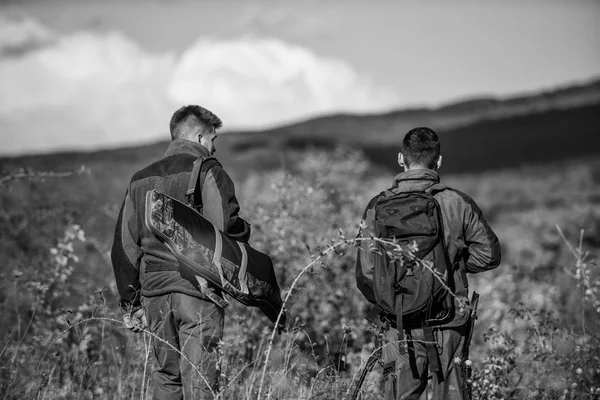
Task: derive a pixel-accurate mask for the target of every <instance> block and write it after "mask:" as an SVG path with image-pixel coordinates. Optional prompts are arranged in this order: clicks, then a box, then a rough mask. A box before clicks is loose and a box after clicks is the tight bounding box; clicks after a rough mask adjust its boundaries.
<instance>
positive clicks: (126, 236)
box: [111, 139, 250, 308]
mask: <svg viewBox="0 0 600 400" xmlns="http://www.w3.org/2000/svg"><path fill="white" fill-rule="evenodd" d="M198 157H209V153H208V150H207V149H206V148H205V147H204V146H202V145H200V144H199V143H196V142H191V141H188V140H182V139H176V140H173V141H172V142H171V144H170V145H169V147H168V149H167V151H166V153H165V155H164V157H163V158H162V159H161V160H159V161H157V162H155V163H153V164H151V165H149V166H148V167H146V168H144V169H142V170H141V171H138V172H136V173H135V174H134V175H133V178H131V182H130V183H129V187H128V189H127V192H126V194H125V200H124V202H123V205H122V207H121V211H120V213H119V217H118V220H117V226H116V228H115V238H114V242H113V247H112V253H111V258H112V263H113V270H114V273H115V279H116V282H117V288H118V290H119V294H120V296H121V307H124V308H125V307H129V306H133V307H134V308H137V307H139V305H140V297H139V295H140V294H141V295H143V296H158V295H162V294H166V293H170V292H179V293H185V294H188V295H191V296H195V297H198V298H201V299H204V298H205V297H204V295H203V294H202V293H200V292H199V291H197V290H196V289H194V287H193V286H192V284H191V283H189V282H188V281H186V280H185V279H183V278H182V277H181V276H180V275H179V266H178V262H177V259H176V258H175V256H174V255H173V254H172V253H171V251H170V250H169V249H168V248H167V247H166V246H165V245H164V244H162V243H161V242H159V241H158V240H157V239H156V238H155V237H154V235H153V234H152V233H151V232H150V231H149V230H148V228H147V227H146V225H145V223H144V212H145V200H146V193H147V192H148V191H149V190H151V189H157V190H159V191H160V192H162V193H165V194H168V195H169V196H172V197H174V198H175V199H177V200H180V201H183V202H186V198H185V193H186V190H187V187H188V183H189V180H190V175H191V171H192V166H193V163H194V160H196V159H197V158H198ZM202 202H203V205H204V208H203V215H204V217H205V218H206V219H208V220H209V221H210V222H212V223H213V224H214V225H216V226H217V227H218V228H219V229H220V230H221V231H222V232H225V233H227V234H229V235H232V236H234V237H235V238H237V239H238V240H241V241H245V242H247V241H248V239H249V237H250V225H249V224H248V223H247V222H246V221H244V220H243V219H242V218H240V217H239V216H238V212H239V209H240V206H239V204H238V201H237V199H236V197H235V188H234V185H233V182H232V181H231V178H230V177H229V175H227V173H226V172H225V170H224V169H223V168H222V167H221V166H220V165H217V166H215V167H213V168H211V169H210V170H209V172H208V173H207V175H206V179H205V181H204V185H203V187H202Z"/></svg>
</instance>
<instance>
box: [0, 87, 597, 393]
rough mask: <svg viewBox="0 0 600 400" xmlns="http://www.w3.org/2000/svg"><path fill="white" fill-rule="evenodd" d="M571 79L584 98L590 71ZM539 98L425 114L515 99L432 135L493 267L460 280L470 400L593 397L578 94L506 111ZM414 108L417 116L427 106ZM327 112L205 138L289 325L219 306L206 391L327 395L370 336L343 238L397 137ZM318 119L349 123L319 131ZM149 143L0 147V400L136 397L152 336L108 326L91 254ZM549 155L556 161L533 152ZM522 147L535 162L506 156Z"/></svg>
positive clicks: (591, 211)
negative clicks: (213, 385) (36, 149)
mask: <svg viewBox="0 0 600 400" xmlns="http://www.w3.org/2000/svg"><path fill="white" fill-rule="evenodd" d="M591 88H592V89H593V90H592V91H591V92H590V93H591V94H589V93H588V95H589V96H588V97H590V96H591V97H590V98H594V99H595V98H596V97H594V96H596V94H597V84H595V85H592V86H591ZM586 93H587V92H586ZM569 98H570V97H569ZM579 98H580V97H577V96H576V97H575V99H579ZM586 98H587V97H586ZM525 100H527V99H525ZM525 100H523V101H525ZM546 100H547V101H546V103H544V104H546V105H548V106H547V107H545V108H544V107H542V109H540V108H539V107H538V106H536V104H538V103H535V104H534V103H530V102H529V100H527V101H525V103H523V104H521V103H518V102H517V103H514V104H513V103H511V104H512V105H511V104H508V105H506V104H505V105H504V106H503V105H502V104H501V103H497V102H495V101H488V102H485V101H480V102H475V103H469V102H466V103H463V104H461V105H457V106H456V107H455V108H452V107H447V108H442V109H440V110H438V111H440V113H438V114H436V115H437V116H438V117H439V118H441V119H439V118H438V119H436V121H438V120H439V121H442V122H444V121H446V120H444V118H445V117H444V115H446V114H444V113H450V111H453V112H458V114H452V115H454V116H457V115H458V117H460V115H463V114H464V115H470V114H472V113H474V112H475V111H476V112H475V114H477V115H480V114H481V115H487V116H488V117H489V116H490V115H492V117H494V118H499V117H501V116H503V115H504V114H505V113H512V114H515V115H517V116H516V117H514V118H513V119H511V120H510V121H507V120H500V119H494V118H492V119H487V120H485V121H480V122H477V123H476V124H473V125H468V126H467V125H464V126H463V125H461V124H459V123H458V122H457V123H456V124H454V125H452V124H451V126H450V128H449V129H448V130H446V131H442V132H441V136H442V143H443V154H444V165H443V167H442V170H441V174H442V181H443V182H444V183H445V184H446V185H448V186H451V187H454V188H456V189H459V190H461V191H464V192H466V193H468V194H469V195H471V196H472V197H473V198H474V199H475V201H476V202H477V203H478V204H479V205H480V207H481V209H482V210H483V213H484V215H485V216H486V219H487V220H488V222H489V223H490V225H491V226H492V228H493V229H494V230H495V231H496V233H497V234H498V236H499V238H500V241H501V244H502V248H503V261H502V264H501V265H500V267H499V268H497V269H496V270H494V271H491V272H489V273H483V274H479V275H471V276H470V287H471V290H476V291H478V292H479V293H480V294H481V300H480V306H479V320H478V321H477V324H476V330H475V335H474V338H473V343H472V347H471V356H470V359H471V360H470V361H471V362H472V370H473V374H472V382H471V383H472V390H473V395H474V398H475V399H482V400H484V399H590V400H591V399H599V398H600V267H598V265H597V264H596V260H598V259H600V258H599V256H600V161H598V160H597V159H596V158H594V156H597V154H598V152H599V151H600V147H598V146H599V143H600V142H598V140H597V137H598V136H597V134H596V133H595V132H596V129H597V124H595V123H594V121H596V120H597V117H595V115H597V112H596V111H597V108H598V106H597V105H589V104H588V103H586V104H583V105H582V106H581V107H579V108H577V107H575V106H576V104H575V105H574V104H571V103H572V102H571V103H569V106H571V107H575V108H572V109H568V110H562V111H556V112H552V113H551V115H550V114H539V113H538V114H531V115H529V114H527V115H524V113H522V112H521V111H522V110H523V109H524V108H523V107H525V106H527V107H529V108H527V107H525V109H527V110H529V109H530V108H532V109H534V110H538V111H540V110H541V111H544V112H549V110H550V109H552V107H554V105H556V104H558V105H561V104H562V105H564V104H563V103H561V102H562V101H563V100H560V98H559V100H560V101H558V100H556V98H554V97H552V96H550V97H548V99H546ZM569 101H570V100H569ZM554 103H556V104H554ZM553 104H554V105H553ZM538 105H539V104H538ZM505 106H506V107H505ZM509 106H510V107H509ZM513 106H514V107H513ZM507 107H508V108H507ZM511 107H513V108H511ZM457 110H458V111H457ZM474 110H475V111H474ZM511 110H512V111H511ZM515 110H516V111H515ZM519 110H521V111H519ZM513 111H514V112H513ZM415 112H416V111H415ZM419 112H421V114H419V115H417V116H416V117H415V118H417V117H418V118H417V119H419V120H421V119H422V118H423V116H424V115H425V116H426V115H429V114H427V113H428V112H429V111H428V110H421V111H419ZM461 113H463V114H461ZM490 113H491V114H490ZM409 114H410V113H409ZM417 114H418V112H417ZM488 114H489V115H488ZM522 114H523V115H522ZM448 115H450V114H448ZM400 116H402V117H403V118H405V117H407V115H405V114H402V115H397V116H395V115H393V114H390V115H389V116H387V117H385V116H383V117H381V118H383V119H381V118H380V120H379V122H381V124H383V125H382V126H384V125H385V126H387V125H386V124H389V123H390V122H389V121H387V120H385V118H388V119H390V118H391V119H393V118H395V117H400ZM384 117H385V118H384ZM458 117H456V118H454V117H452V118H454V119H453V121H454V120H455V121H459V122H460V121H461V120H460V118H458ZM331 118H332V119H328V118H324V119H322V120H321V123H323V121H324V123H325V124H321V125H319V120H315V121H317V122H314V124H317V125H318V126H317V125H315V127H316V129H315V130H312V129H307V126H308V125H305V126H304V127H303V128H302V129H301V128H299V127H295V126H291V127H287V128H285V129H284V130H282V131H273V132H264V133H261V134H258V133H256V134H250V133H247V134H243V133H238V134H231V135H223V136H222V138H220V139H219V142H218V143H217V148H218V152H217V154H216V155H217V156H218V157H219V159H220V161H221V162H222V163H223V164H224V166H225V168H226V169H227V170H228V171H229V172H230V174H231V175H232V177H233V179H234V182H235V183H236V192H237V196H238V199H239V200H240V202H241V206H242V216H243V217H244V218H245V219H247V220H248V221H249V222H250V223H251V224H252V227H253V235H252V238H251V244H252V245H253V246H254V247H256V248H257V249H260V250H262V251H264V252H267V253H268V254H270V255H271V257H272V258H273V260H274V262H275V266H276V271H277V277H278V280H279V284H280V286H281V288H282V290H283V295H284V296H285V297H287V298H288V301H287V303H286V308H287V310H288V321H289V326H288V331H287V332H285V333H283V334H281V335H274V336H272V326H271V324H270V323H269V321H268V320H267V319H266V317H264V316H263V315H261V314H260V313H259V312H258V311H256V310H252V309H248V308H244V307H242V306H241V305H239V304H236V303H232V306H231V307H230V309H228V310H227V314H226V315H227V317H226V318H227V319H226V324H225V335H224V338H223V343H222V345H221V352H222V362H223V368H222V376H221V384H222V391H221V393H220V394H219V396H220V398H222V399H249V400H250V399H256V398H259V397H260V399H261V400H262V399H340V400H341V399H345V398H347V396H348V394H349V392H350V391H351V389H352V385H353V383H354V382H355V381H356V376H357V374H358V372H359V371H360V368H361V366H362V365H363V364H364V362H365V360H366V359H367V357H368V355H369V354H371V353H372V352H373V351H374V350H375V341H374V339H375V335H376V332H375V331H374V330H373V327H372V326H370V325H369V324H368V323H367V322H366V320H365V319H364V315H365V313H366V312H367V310H368V308H369V306H368V304H367V302H366V300H365V299H364V298H363V297H362V295H361V294H360V292H359V291H358V289H357V288H356V285H355V280H354V260H355V254H356V250H355V249H354V247H353V246H352V238H354V236H355V235H356V233H357V230H358V226H359V222H360V217H361V215H362V213H363V210H364V207H365V205H366V203H367V201H368V200H369V199H370V198H371V197H372V196H373V195H375V194H376V193H378V192H379V191H381V190H383V189H385V188H387V187H389V185H390V184H391V182H392V178H393V175H394V174H395V173H397V172H398V171H397V167H396V169H394V167H393V166H394V164H395V158H396V155H395V153H396V151H397V150H396V149H395V147H394V146H392V145H391V142H390V141H389V140H388V139H389V138H388V139H386V140H388V141H381V140H379V139H381V138H378V136H377V135H375V136H373V137H374V138H375V139H376V140H369V137H367V136H365V135H362V134H361V133H360V132H361V129H363V128H361V127H360V126H359V125H356V124H355V123H354V122H352V121H350V120H349V119H348V118H350V119H351V117H349V116H334V117H331ZM336 118H337V119H341V120H344V121H346V122H347V126H348V127H349V129H350V128H352V130H351V131H349V130H348V129H343V128H341V127H340V126H339V124H338V123H337V122H336V124H337V125H336V124H333V125H331V126H329V127H328V125H327V124H329V123H330V122H331V121H336ZM369 118H370V117H369ZM436 118H437V117H436ZM365 121H366V122H365V124H366V125H368V126H372V122H373V121H370V120H368V118H367V120H365ZM369 121H370V122H369ZM386 121H387V122H386ZM439 121H438V122H439ZM511 121H512V122H511ZM338 122H339V121H338ZM355 122H356V121H355ZM363 122H364V121H363ZM442 122H440V123H442ZM446 122H447V121H446ZM463 122H464V121H463ZM470 122H471V123H472V122H474V121H470ZM461 123H462V122H461ZM309 125H310V124H309ZM334 125H336V126H334ZM573 127H575V128H573ZM317 128H318V129H317ZM334 128H335V129H334ZM396 128H397V126H396V125H393V124H392V125H389V126H387V128H386V132H387V131H390V130H395V131H397V129H396ZM286 129H287V130H286ZM319 129H321V131H319ZM328 129H330V130H335V131H336V132H338V136H339V135H342V136H343V134H347V136H348V137H341V136H340V137H338V136H331V135H328V134H327V130H328ZM323 130H324V131H323ZM294 132H305V134H302V135H304V136H302V135H300V134H298V135H300V136H298V135H296V134H295V133H294ZM319 132H320V133H319ZM323 132H324V133H323ZM382 132H383V131H382ZM388 133H389V132H388ZM321 134H322V135H321ZM311 135H312V136H314V137H317V136H318V137H317V139H319V138H320V139H319V140H320V141H319V140H316V139H315V140H316V141H315V140H313V141H311V140H310V138H311ZM569 135H571V136H569ZM572 135H575V136H572ZM569 137H572V138H575V139H573V140H570V139H568V138H569ZM313 139H314V138H313ZM355 139H356V140H359V139H360V140H362V141H361V142H360V143H359V142H357V141H356V140H355ZM353 140H355V141H353ZM516 142H519V143H522V144H523V143H524V145H523V146H515V143H516ZM340 143H346V145H341V144H340ZM541 143H544V144H548V146H544V145H541ZM307 144H308V145H307ZM446 144H447V145H446ZM345 146H346V147H345ZM444 146H446V147H444ZM165 148H166V144H165V143H159V144H155V145H149V146H144V147H138V148H129V149H116V150H106V151H100V152H94V153H68V154H67V153H65V154H55V155H47V156H27V157H20V158H5V159H0V224H1V226H2V229H1V230H0V255H1V258H2V263H1V264H0V306H1V307H2V312H1V314H0V339H1V340H2V343H1V345H0V349H1V350H0V397H1V398H3V399H146V398H149V393H151V390H152V378H151V372H152V369H153V356H152V351H151V342H152V340H157V339H156V338H155V337H154V336H153V334H152V333H151V332H145V333H141V334H133V333H131V332H129V331H128V330H127V329H125V328H124V326H123V324H122V319H121V315H120V314H119V310H118V307H117V300H118V299H117V298H118V294H117V292H116V287H115V284H114V278H113V275H112V268H111V264H110V257H109V255H110V247H111V244H112V235H113V230H114V226H115V222H116V216H117V212H118V209H119V206H120V204H121V202H122V198H123V195H124V190H125V187H126V185H127V182H128V180H129V178H130V176H131V175H132V174H133V173H134V172H135V171H136V170H138V169H140V168H142V167H144V166H145V165H147V164H148V163H150V162H151V161H153V160H156V159H158V158H159V157H161V156H162V154H163V152H164V150H165ZM444 149H446V150H447V151H444ZM474 149H476V150H477V151H473V150H474ZM519 149H522V150H519ZM561 152H562V153H561ZM559 155H561V156H562V157H567V158H562V159H561V161H555V162H552V163H550V162H549V160H558V159H559ZM569 157H570V158H569ZM527 160H530V161H537V162H538V163H535V164H532V165H525V166H523V163H524V162H525V161H527ZM540 162H542V163H540ZM82 166H84V167H83V168H82ZM272 337H273V341H272V342H271V340H270V339H271V338H272ZM464 361H465V360H459V361H458V362H464ZM381 375H382V371H381V366H377V367H376V368H375V370H374V371H373V372H372V373H371V374H370V375H369V377H368V379H367V381H366V382H365V384H364V386H363V389H364V393H363V399H364V400H366V399H381V398H382V394H381V384H380V381H381V377H382V376H381ZM199 379H200V378H199Z"/></svg>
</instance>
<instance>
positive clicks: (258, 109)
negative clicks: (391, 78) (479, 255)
mask: <svg viewBox="0 0 600 400" xmlns="http://www.w3.org/2000/svg"><path fill="white" fill-rule="evenodd" d="M0 19H1V17H0ZM16 48H22V49H27V51H22V52H20V53H18V54H17V52H14V51H13V52H11V53H10V54H6V53H1V52H0V87H1V88H2V90H1V91H0V127H1V129H0V153H4V154H6V153H32V152H46V151H52V150H57V149H74V148H78V149H80V148H86V149H91V148H98V147H110V146H117V145H121V144H135V143H141V142H149V141H153V140H157V139H161V138H165V137H167V136H166V135H167V133H166V132H167V126H168V121H169V118H170V116H171V114H172V112H173V111H174V110H175V109H176V108H177V107H179V106H181V105H182V104H202V105H204V106H206V107H208V108H210V109H211V110H213V111H215V112H216V113H217V114H218V115H219V116H221V117H222V119H223V120H224V122H225V125H226V127H229V128H259V127H265V126H273V125H276V124H278V123H282V122H290V121H293V120H296V119H299V118H307V117H310V116H313V115H318V114H324V113H329V112H336V111H358V112H365V111H378V110H384V109H389V108H391V107H393V106H394V105H395V104H397V100H398V99H397V96H396V95H395V94H394V93H392V92H389V91H387V90H385V89H381V88H377V87H376V85H374V84H373V83H372V82H370V81H369V80H368V79H366V78H365V77H363V76H361V75H360V74H359V73H358V72H357V71H355V70H354V69H353V68H352V67H351V66H349V65H348V64H347V63H344V62H342V61H340V60H333V59H327V58H323V57H320V56H318V55H316V54H315V53H313V52H311V51H310V50H308V49H306V48H302V47H299V46H294V45H291V44H289V43H286V42H283V41H281V40H278V39H258V38H241V39H229V40H217V39H210V40H208V39H204V40H199V41H198V42H196V43H195V44H193V45H192V46H191V47H190V48H189V49H188V50H186V51H184V52H183V54H181V55H180V56H179V57H176V56H175V55H173V54H163V53H151V52H148V51H146V50H145V49H143V48H141V47H140V46H139V45H138V44H137V43H135V42H133V41H132V40H130V39H129V38H128V37H126V36H124V35H123V34H121V33H118V32H112V33H92V32H78V33H73V34H69V35H66V36H59V35H56V34H54V33H53V32H51V31H50V30H48V29H47V28H44V27H42V26H41V25H39V24H37V23H35V22H34V21H31V20H26V21H25V22H20V23H12V25H11V26H10V27H9V28H7V29H4V28H3V29H0V51H3V49H16Z"/></svg>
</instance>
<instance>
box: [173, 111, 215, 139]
mask: <svg viewBox="0 0 600 400" xmlns="http://www.w3.org/2000/svg"><path fill="white" fill-rule="evenodd" d="M199 126H202V127H203V128H204V129H205V130H209V129H211V128H214V129H219V128H220V127H221V126H223V122H222V121H221V119H220V118H219V117H217V116H216V115H215V114H213V113H212V112H211V111H209V110H207V109H206V108H204V107H200V106H197V105H189V106H183V107H181V108H180V109H179V110H177V111H175V113H173V116H172V117H171V122H169V130H170V131H171V139H177V138H182V137H185V136H186V134H187V132H191V131H193V130H195V128H197V127H199Z"/></svg>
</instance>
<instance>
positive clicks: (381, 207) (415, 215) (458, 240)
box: [356, 128, 501, 400]
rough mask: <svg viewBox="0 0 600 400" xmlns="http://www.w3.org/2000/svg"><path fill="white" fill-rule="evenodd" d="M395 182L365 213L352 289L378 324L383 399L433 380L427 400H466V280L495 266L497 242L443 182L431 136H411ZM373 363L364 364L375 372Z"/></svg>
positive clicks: (417, 132) (411, 395) (426, 132)
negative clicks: (460, 363) (462, 361)
mask: <svg viewBox="0 0 600 400" xmlns="http://www.w3.org/2000/svg"><path fill="white" fill-rule="evenodd" d="M398 163H399V164H400V166H401V167H403V169H404V172H402V173H400V174H398V175H397V176H396V178H395V179H394V182H393V185H392V187H391V188H390V189H388V190H385V191H383V192H381V193H380V194H378V195H377V196H375V197H374V198H373V199H371V201H370V202H369V203H368V205H367V207H366V210H365V212H364V214H363V219H362V222H361V228H360V231H359V234H358V236H359V238H363V239H366V240H361V241H360V244H361V245H360V247H359V249H358V254H357V262H356V280H357V286H358V288H359V289H360V290H361V292H362V293H363V295H364V296H365V297H366V298H367V300H368V301H369V302H370V303H372V304H373V305H374V308H373V310H372V311H371V312H370V313H369V314H370V316H371V317H372V318H373V317H374V318H376V319H377V320H379V323H380V324H381V326H382V331H381V337H382V348H381V357H382V361H383V364H384V365H383V373H384V382H385V383H384V388H385V398H386V399H403V400H404V399H415V400H416V399H418V398H419V397H420V395H421V394H422V393H423V392H424V391H425V389H426V387H427V381H428V377H429V372H431V374H432V378H433V394H434V399H440V400H445V399H464V394H463V374H462V373H461V369H462V368H460V367H459V366H458V365H457V364H456V363H455V361H454V360H455V358H457V357H458V358H459V359H460V358H461V357H464V353H463V350H464V349H465V345H466V344H467V343H466V340H467V335H468V334H469V332H468V330H469V329H468V328H469V325H468V321H469V317H470V316H471V310H472V308H471V306H470V305H469V301H468V281H467V273H478V272H482V271H488V270H491V269H493V268H496V267H497V266H498V265H499V264H500V258H501V256H500V244H499V242H498V238H497V237H496V235H495V234H494V232H493V231H492V229H491V228H490V227H489V226H488V224H487V223H486V221H485V219H484V217H483V215H482V213H481V210H480V209H479V207H478V206H477V205H476V204H475V202H474V201H473V200H472V199H471V198H470V197H469V196H467V195H466V194H464V193H462V192H460V191H458V190H455V189H451V188H448V187H446V186H444V185H442V184H440V178H439V175H438V174H437V170H438V169H439V168H440V166H441V163H442V156H441V155H440V142H439V138H438V136H437V134H436V133H435V132H434V131H433V130H432V129H429V128H415V129H412V130H411V131H409V132H408V133H407V134H406V136H405V137H404V140H403V142H402V151H401V152H400V153H399V154H398ZM372 364H373V363H369V365H372Z"/></svg>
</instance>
